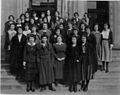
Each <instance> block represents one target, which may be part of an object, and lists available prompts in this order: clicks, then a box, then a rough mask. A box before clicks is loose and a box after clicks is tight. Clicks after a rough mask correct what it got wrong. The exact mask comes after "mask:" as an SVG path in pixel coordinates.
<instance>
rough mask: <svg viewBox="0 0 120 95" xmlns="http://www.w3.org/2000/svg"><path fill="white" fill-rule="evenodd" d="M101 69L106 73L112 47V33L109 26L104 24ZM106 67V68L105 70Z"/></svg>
mask: <svg viewBox="0 0 120 95" xmlns="http://www.w3.org/2000/svg"><path fill="white" fill-rule="evenodd" d="M101 34H102V65H103V67H102V69H103V70H105V72H106V73H107V72H108V71H109V70H108V65H109V62H110V49H112V47H113V37H112V31H111V30H110V27H109V24H107V23H105V24H104V30H103V31H102V33H101ZM105 63H106V64H105ZM105 67H106V68H105Z"/></svg>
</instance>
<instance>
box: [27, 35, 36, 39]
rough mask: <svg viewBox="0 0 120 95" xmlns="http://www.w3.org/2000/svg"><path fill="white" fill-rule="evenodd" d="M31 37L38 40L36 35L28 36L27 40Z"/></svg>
mask: <svg viewBox="0 0 120 95" xmlns="http://www.w3.org/2000/svg"><path fill="white" fill-rule="evenodd" d="M30 37H33V38H34V39H35V40H36V35H34V34H28V35H27V39H29V38H30Z"/></svg>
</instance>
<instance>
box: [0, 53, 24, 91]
mask: <svg viewBox="0 0 120 95" xmlns="http://www.w3.org/2000/svg"><path fill="white" fill-rule="evenodd" d="M9 66H10V64H9V62H7V61H6V60H5V54H4V52H2V53H1V71H0V72H1V93H2V92H3V93H4V91H5V90H16V89H25V83H22V82H19V81H17V80H16V78H15V76H14V75H12V74H10V68H9Z"/></svg>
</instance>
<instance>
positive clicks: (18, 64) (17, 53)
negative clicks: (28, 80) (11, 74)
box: [11, 34, 27, 73]
mask: <svg viewBox="0 0 120 95" xmlns="http://www.w3.org/2000/svg"><path fill="white" fill-rule="evenodd" d="M26 40H27V39H26V36H25V35H23V34H22V37H21V41H20V42H19V39H18V35H15V36H14V37H13V38H12V40H11V43H12V45H11V69H12V70H15V72H16V73H20V72H21V71H22V69H23V66H22V62H23V52H24V46H25V44H26Z"/></svg>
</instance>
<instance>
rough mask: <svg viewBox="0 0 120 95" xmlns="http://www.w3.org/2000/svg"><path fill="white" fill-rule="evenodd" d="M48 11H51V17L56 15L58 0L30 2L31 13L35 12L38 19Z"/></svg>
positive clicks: (35, 0) (31, 0)
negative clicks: (42, 13)
mask: <svg viewBox="0 0 120 95" xmlns="http://www.w3.org/2000/svg"><path fill="white" fill-rule="evenodd" d="M47 10H50V11H51V15H54V13H55V11H56V10H57V0H30V4H29V11H30V13H32V12H33V11H35V12H36V13H37V14H38V17H40V14H41V12H45V13H46V11H47Z"/></svg>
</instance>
